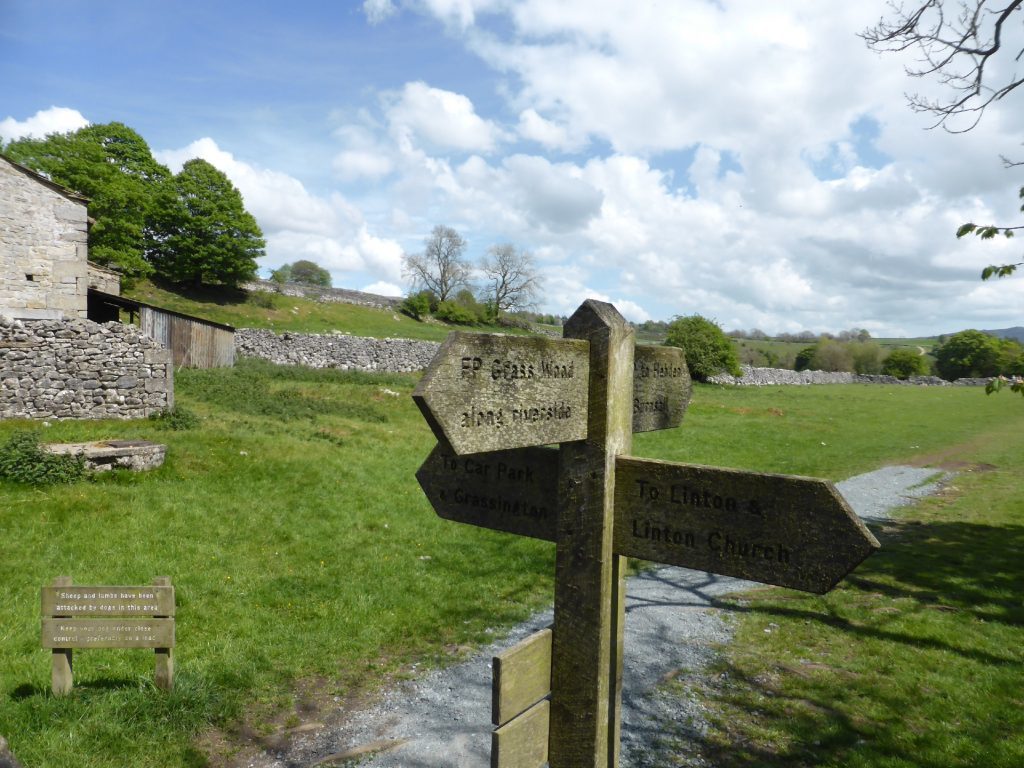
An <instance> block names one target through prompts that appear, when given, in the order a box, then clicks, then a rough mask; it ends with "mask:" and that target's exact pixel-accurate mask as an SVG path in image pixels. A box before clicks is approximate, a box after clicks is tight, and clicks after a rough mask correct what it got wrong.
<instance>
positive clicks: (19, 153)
mask: <svg viewBox="0 0 1024 768" xmlns="http://www.w3.org/2000/svg"><path fill="white" fill-rule="evenodd" d="M4 153H5V154H6V155H7V156H8V157H10V158H11V159H12V160H14V161H16V162H18V163H21V164H22V165H24V166H26V167H28V168H31V169H32V170H34V171H36V172H38V173H41V174H42V175H44V176H46V177H47V178H49V179H51V180H52V181H54V182H56V183H57V184H60V185H62V186H64V187H67V188H68V189H71V190H73V191H75V192H78V193H79V194H81V195H84V196H85V197H87V198H88V199H89V216H90V218H91V219H92V220H93V224H92V225H91V226H90V227H89V258H90V260H92V261H95V262H96V263H98V264H103V265H107V266H111V267H116V268H117V269H119V270H120V271H121V272H122V274H123V275H124V276H125V277H126V278H127V279H129V280H130V279H132V278H134V277H143V276H146V275H148V274H150V273H151V272H152V267H151V266H150V265H149V263H148V262H146V261H145V259H144V258H143V255H144V250H145V237H144V229H145V222H146V217H147V215H148V214H149V211H150V208H151V206H152V204H153V200H154V197H155V195H156V193H157V191H158V190H159V188H160V186H161V184H162V183H163V182H165V181H166V180H167V179H169V178H170V176H171V173H170V171H168V170H167V168H166V167H164V166H163V165H161V164H160V163H158V162H157V161H156V160H154V159H153V155H152V153H151V152H150V149H149V145H148V144H147V143H146V141H145V140H144V139H143V138H142V137H141V136H140V135H139V134H138V133H136V132H135V131H133V130H132V129H131V128H129V127H128V126H126V125H124V124H122V123H107V124H103V125H89V126H86V127H85V128H81V129H79V130H77V131H72V132H69V133H54V134H50V135H49V136H46V137H45V138H43V139H19V140H17V141H13V142H11V143H10V144H8V145H7V146H6V147H5V148H4Z"/></svg>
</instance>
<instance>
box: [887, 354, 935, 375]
mask: <svg viewBox="0 0 1024 768" xmlns="http://www.w3.org/2000/svg"><path fill="white" fill-rule="evenodd" d="M882 373H884V374H885V375H886V376H895V377H896V378H897V379H909V378H910V377H911V376H924V375H925V374H927V373H928V361H927V359H926V358H925V356H924V355H921V354H918V353H917V352H915V351H914V350H912V349H894V350H893V351H892V352H890V353H889V356H888V357H886V358H885V360H883V361H882Z"/></svg>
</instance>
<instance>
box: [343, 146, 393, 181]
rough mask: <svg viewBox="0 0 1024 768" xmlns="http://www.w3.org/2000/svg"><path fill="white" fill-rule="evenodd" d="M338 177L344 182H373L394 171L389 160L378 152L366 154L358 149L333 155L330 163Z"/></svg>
mask: <svg viewBox="0 0 1024 768" xmlns="http://www.w3.org/2000/svg"><path fill="white" fill-rule="evenodd" d="M331 165H332V167H333V168H334V170H335V171H337V173H338V176H340V177H341V178H342V179H344V180H345V181H354V180H356V179H368V180H370V181H375V180H377V179H381V178H383V177H385V176H387V175H388V174H389V173H391V172H392V171H393V170H394V167H395V166H394V163H392V162H391V158H389V157H387V156H386V155H382V154H380V153H378V152H367V151H364V150H359V149H346V150H344V151H342V152H339V153H338V154H337V155H335V157H334V160H333V161H332V163H331Z"/></svg>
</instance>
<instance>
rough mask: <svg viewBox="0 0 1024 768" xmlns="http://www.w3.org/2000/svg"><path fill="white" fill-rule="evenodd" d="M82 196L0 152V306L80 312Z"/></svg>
mask: <svg viewBox="0 0 1024 768" xmlns="http://www.w3.org/2000/svg"><path fill="white" fill-rule="evenodd" d="M87 236H88V215H87V207H86V202H85V200H84V199H82V198H78V197H76V196H74V195H72V194H70V193H67V192H64V191H61V190H60V188H59V187H57V186H56V185H54V184H50V183H49V182H47V181H46V180H44V179H42V178H40V177H38V176H36V175H35V174H33V173H31V172H29V171H26V170H25V169H23V168H21V167H19V166H17V165H15V164H13V163H11V162H9V161H7V160H5V159H3V158H0V312H3V313H4V314H6V315H8V316H14V317H23V318H61V317H64V318H84V317H86V297H87V295H88V276H87V268H86V260H87V256H88V245H87V242H86V240H87Z"/></svg>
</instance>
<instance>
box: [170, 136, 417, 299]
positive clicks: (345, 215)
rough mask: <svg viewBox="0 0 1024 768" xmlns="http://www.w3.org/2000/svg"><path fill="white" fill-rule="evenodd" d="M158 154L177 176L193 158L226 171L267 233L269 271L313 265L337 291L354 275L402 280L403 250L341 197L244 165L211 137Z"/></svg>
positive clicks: (289, 178)
mask: <svg viewBox="0 0 1024 768" xmlns="http://www.w3.org/2000/svg"><path fill="white" fill-rule="evenodd" d="M154 154H155V156H156V157H157V159H158V160H160V161H161V162H163V163H165V164H167V165H168V166H169V167H170V168H171V169H172V170H174V171H178V170H180V169H181V166H182V165H183V164H184V163H185V161H186V160H188V159H191V158H193V157H199V158H202V159H203V160H206V161H207V162H209V163H210V164H211V165H213V166H215V167H217V168H218V169H219V170H221V171H223V173H224V174H225V175H226V176H227V177H228V178H229V179H230V180H231V181H232V183H233V184H234V185H235V186H236V187H238V189H239V191H240V192H241V193H242V196H243V198H244V200H245V205H246V208H247V209H248V210H249V212H250V213H252V214H253V216H255V217H256V221H257V222H258V223H259V225H260V227H261V229H263V232H264V235H265V237H266V240H267V257H266V261H267V263H268V265H269V264H273V265H280V264H283V263H285V262H291V261H295V260H297V259H309V260H310V261H315V262H316V263H317V264H319V265H321V266H322V267H324V268H325V269H327V270H328V271H330V272H331V273H332V275H336V276H337V277H338V279H337V280H336V283H337V284H339V285H343V284H344V283H345V281H346V275H349V274H352V273H360V274H367V275H370V276H372V277H376V278H378V279H380V280H387V281H397V280H399V279H400V278H401V257H402V247H401V245H399V244H398V243H397V242H395V241H394V240H391V239H389V238H384V237H379V236H377V235H374V234H373V233H372V232H371V231H370V228H369V225H368V224H367V222H366V221H365V219H364V216H363V214H362V213H361V212H360V210H359V209H358V208H357V207H356V206H355V205H353V204H352V203H351V202H350V201H349V200H347V199H346V198H344V197H343V196H341V195H340V194H337V193H334V194H331V195H329V196H327V197H324V196H320V195H316V194H313V193H311V192H310V191H309V190H307V189H306V187H305V185H303V184H302V182H301V181H299V180H298V179H296V178H295V177H293V176H290V175H288V174H286V173H282V172H280V171H275V170H271V169H268V168H261V167H259V166H256V165H253V164H252V163H249V162H246V161H244V160H240V159H238V158H236V157H235V156H234V155H233V154H232V153H231V152H228V151H226V150H224V149H222V148H221V147H219V146H218V145H217V142H215V141H214V140H213V139H211V138H208V137H207V138H202V139H199V140H197V141H194V142H192V143H191V144H189V145H188V146H186V147H183V148H181V149H175V150H163V151H160V152H156V153H154Z"/></svg>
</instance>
